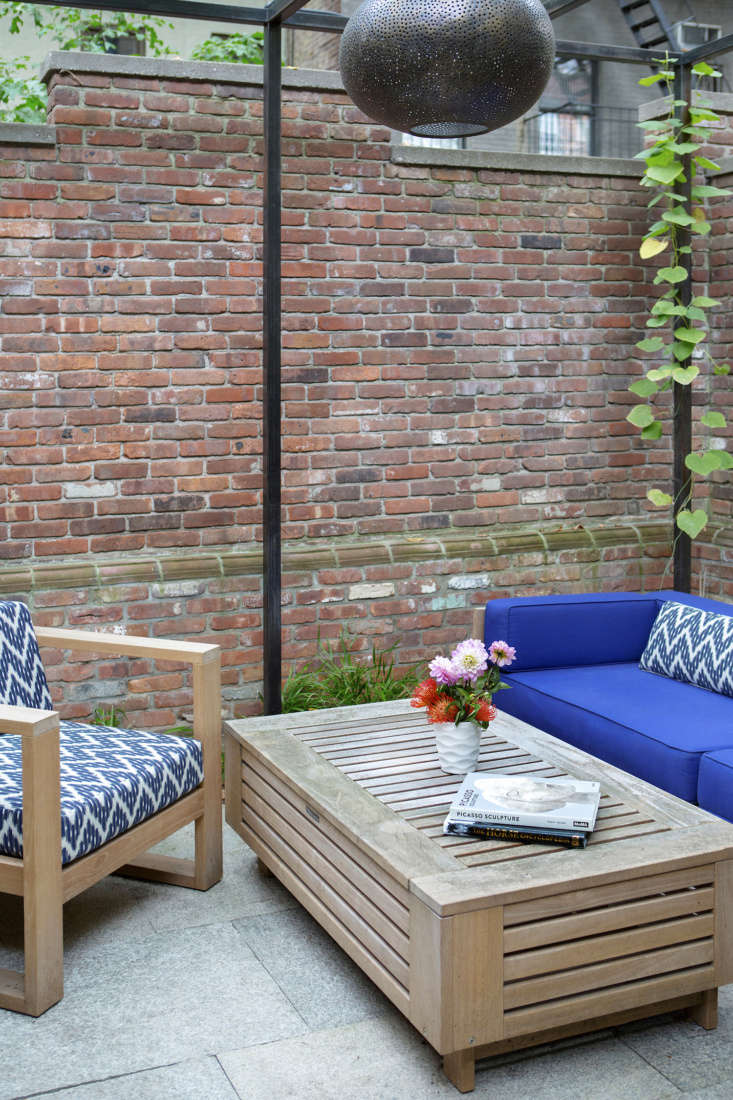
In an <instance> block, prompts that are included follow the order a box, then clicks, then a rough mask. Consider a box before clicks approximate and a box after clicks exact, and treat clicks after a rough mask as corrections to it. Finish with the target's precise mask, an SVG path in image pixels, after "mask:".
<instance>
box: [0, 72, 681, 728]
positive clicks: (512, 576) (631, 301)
mask: <svg viewBox="0 0 733 1100" xmlns="http://www.w3.org/2000/svg"><path fill="white" fill-rule="evenodd" d="M106 61H108V62H109V65H110V71H109V72H106V73H96V74H94V73H88V72H75V73H71V72H68V71H62V72H58V73H56V75H54V76H53V78H52V80H51V85H50V88H51V97H50V103H51V111H50V121H51V122H52V123H54V124H55V125H56V127H57V139H58V142H57V146H56V147H51V148H47V147H40V146H39V147H33V148H31V149H29V150H28V155H27V156H25V155H23V156H22V157H20V156H19V155H18V154H19V153H20V150H19V149H18V148H17V147H16V146H10V145H9V146H6V147H4V148H2V149H1V150H0V154H1V156H0V173H2V176H1V178H0V235H1V236H0V246H1V248H2V257H3V259H2V269H1V273H0V276H1V278H2V290H3V297H4V301H3V307H2V313H0V336H1V341H2V342H1V344H0V381H1V382H2V386H3V392H4V394H5V398H6V399H5V402H4V407H3V409H2V410H1V411H0V433H1V435H0V439H1V440H2V444H3V450H2V452H1V453H0V471H1V474H0V504H2V519H1V521H0V534H1V535H2V543H0V556H2V559H3V560H4V562H5V565H4V566H2V567H0V589H1V590H2V591H3V592H5V593H8V594H16V595H25V596H26V597H27V598H30V600H31V602H32V603H33V604H34V608H35V612H36V614H37V617H40V618H42V619H43V620H44V621H47V622H54V623H57V622H61V621H70V622H79V623H93V624H102V625H111V626H113V627H116V628H117V629H128V630H130V631H134V632H151V633H156V634H164V633H175V634H193V635H196V636H207V637H208V636H211V637H217V638H219V639H220V640H221V641H222V643H223V644H224V645H225V647H226V649H227V653H226V655H225V662H226V666H227V673H226V675H227V696H228V698H229V700H230V703H231V704H232V705H233V706H236V708H237V710H238V711H242V710H247V709H252V707H254V706H256V703H255V702H254V696H255V694H256V687H257V684H258V681H259V678H260V656H259V647H260V646H261V634H260V626H259V624H260V617H259V591H258V589H259V585H258V577H257V570H258V568H259V563H258V559H257V548H258V545H259V540H260V537H261V532H260V476H261V475H260V438H259V417H260V404H259V402H260V384H261V374H260V346H261V341H260V333H261V318H260V308H261V302H260V299H259V297H258V290H259V277H260V244H261V229H260V201H261V194H260V183H261V178H260V172H261V153H262V142H261V125H262V102H261V89H260V88H258V87H253V86H248V85H244V84H241V83H233V82H232V83H228V84H224V83H222V82H221V81H222V79H223V78H222V77H219V78H218V80H214V79H211V80H207V79H201V80H198V81H189V80H182V79H173V78H172V77H170V76H166V75H162V76H147V77H146V76H140V75H120V74H119V73H117V74H115V72H114V71H112V66H113V65H115V64H117V65H122V66H123V67H124V66H125V65H128V66H129V65H135V64H141V63H140V62H138V61H137V60H136V59H123V60H122V61H120V59H106ZM148 64H149V63H148ZM159 64H161V68H160V72H161V73H163V74H165V72H166V71H167V70H166V69H165V63H159ZM168 64H169V65H170V63H168ZM189 68H192V66H189ZM129 71H130V70H128V72H129ZM214 71H215V70H214V69H213V67H212V68H207V67H205V66H202V67H201V69H199V70H198V72H199V73H201V74H203V75H206V74H209V73H213V72H214ZM232 71H233V72H235V71H236V70H234V69H233V70H232ZM227 79H229V78H227ZM232 80H233V78H232ZM388 137H389V135H388V132H387V131H386V130H384V129H383V128H381V127H376V126H370V125H368V124H367V122H366V121H365V119H364V118H363V116H361V115H360V114H359V113H358V112H357V111H356V110H355V109H354V108H353V106H352V105H351V104H350V103H349V101H348V100H347V99H346V97H345V96H344V95H343V94H340V93H338V92H335V91H333V90H328V89H325V90H323V89H320V90H319V89H300V90H299V89H296V88H292V87H291V88H287V89H286V93H285V105H284V187H285V191H284V210H285V215H284V222H285V229H284V261H285V262H284V275H285V281H284V285H283V305H284V319H283V328H284V340H283V343H284V371H283V382H284V388H283V398H284V406H283V414H284V424H283V428H284V442H283V448H284V468H285V473H284V502H285V531H284V533H285V537H286V549H287V550H288V553H289V554H291V558H292V561H293V562H294V563H295V565H294V567H293V568H290V567H288V566H286V578H285V581H286V608H285V627H286V635H285V654H286V665H287V664H288V663H289V659H290V658H292V657H299V656H302V655H306V654H307V653H309V652H312V650H313V646H314V642H315V637H316V635H317V632H318V630H319V629H320V630H321V632H322V634H323V635H324V636H326V637H333V636H334V635H335V634H337V633H338V631H339V629H340V628H341V626H342V625H344V623H346V622H351V623H352V625H354V626H355V628H356V629H357V630H359V632H360V633H362V634H363V635H364V638H365V640H368V641H369V643H370V642H371V639H372V637H373V636H377V637H380V638H384V640H385V641H386V642H388V641H390V640H392V639H393V638H394V637H395V636H400V637H401V638H402V640H403V649H402V650H401V653H402V654H403V656H404V657H405V658H410V659H412V658H414V657H415V656H422V655H425V654H427V653H428V652H430V651H431V650H432V649H433V648H434V647H435V646H437V645H442V644H448V643H449V642H451V641H453V640H456V639H457V638H458V637H459V636H463V634H464V633H465V632H466V631H467V629H468V626H469V622H470V617H469V614H468V608H469V607H470V606H471V605H473V604H474V603H476V602H477V601H479V600H480V599H485V598H488V597H490V596H491V595H493V594H499V593H501V594H504V593H511V592H527V591H529V590H533V591H549V590H556V589H563V588H564V589H573V590H582V589H592V588H595V587H609V588H623V587H638V586H640V585H646V586H650V587H651V586H654V585H655V584H656V583H657V582H658V580H659V578H660V573H661V570H662V569H663V567H664V565H665V564H666V558H665V555H666V553H667V550H668V546H667V545H666V540H665V535H664V531H663V529H661V528H660V527H659V526H658V515H657V514H656V513H654V514H652V513H651V511H650V509H649V507H648V505H647V504H646V501H645V492H646V487H647V485H648V484H649V483H654V484H662V485H666V484H668V473H669V467H668V460H669V453H668V451H666V450H665V449H664V448H662V449H660V448H659V447H658V446H656V447H654V448H652V449H649V448H647V447H646V446H645V445H643V444H642V443H640V441H639V440H638V438H637V433H636V431H635V430H634V429H631V428H630V426H629V425H628V424H627V423H626V422H625V419H624V418H625V415H626V413H627V411H628V408H629V405H630V403H631V401H632V400H633V399H632V398H631V396H630V395H629V394H627V391H626V387H627V385H628V382H629V380H630V377H631V376H632V374H636V373H638V365H635V364H634V362H633V344H634V342H635V341H636V340H637V339H638V338H639V336H640V333H641V330H642V329H643V321H644V318H645V316H646V314H645V309H646V308H647V306H648V302H649V297H650V293H656V292H653V291H650V286H649V283H650V274H649V272H648V271H645V270H644V269H643V268H642V267H641V265H640V264H639V262H638V259H637V248H638V243H639V239H640V236H641V234H642V232H643V228H644V226H645V225H646V218H647V214H646V209H645V203H646V195H645V194H642V192H641V189H640V188H639V187H638V185H637V184H636V182H635V180H634V179H631V178H629V177H614V176H612V175H607V174H605V173H604V174H599V175H593V176H588V175H583V174H577V175H573V174H568V173H567V171H561V170H557V171H555V172H547V171H542V172H537V171H527V172H525V173H522V174H518V173H517V172H516V171H511V170H508V169H504V170H498V169H492V168H488V167H480V166H479V167H472V166H446V165H442V166H441V165H429V164H427V165H421V164H400V163H396V162H395V161H394V160H393V157H392V154H391V149H390V145H389V143H388ZM513 539H515V540H518V541H512V540H513ZM492 540H493V541H492ZM523 540H524V541H523ZM298 555H300V557H299V556H298ZM61 566H63V569H64V570H66V571H65V572H63V571H60V567H61ZM364 585H366V586H367V588H364V587H363V586H364ZM171 586H173V587H171ZM64 667H66V666H61V665H59V666H58V667H57V673H58V674H59V675H61V674H62V670H63V668H64ZM108 671H109V670H108ZM138 671H140V670H138ZM117 673H119V674H120V676H121V670H120V669H117ZM117 673H114V674H111V680H110V681H109V683H108V685H107V687H106V688H105V691H106V693H107V694H108V696H109V697H110V698H112V697H114V696H115V692H117V691H118V687H119V691H120V692H122V691H123V690H124V687H123V685H122V681H121V680H120V681H119V684H118V685H117V686H116V687H112V686H110V684H112V683H113V682H114V683H117V681H116V680H115V676H116V675H117ZM89 675H90V676H91V672H90V674H89ZM118 679H119V677H118ZM139 686H140V695H141V696H143V695H145V693H146V692H147V691H148V689H149V688H150V686H151V685H149V684H147V683H146V682H145V679H144V676H143V674H142V672H140V684H139ZM95 690H96V689H95V686H94V682H93V681H90V683H89V685H88V687H87V688H85V689H84V690H81V689H79V688H78V686H77V687H73V686H70V688H69V692H68V693H67V698H71V699H72V703H73V706H74V708H75V712H76V713H81V712H82V711H83V708H84V707H86V708H87V711H88V708H89V704H88V701H87V700H88V698H90V697H91V696H92V695H93V694H94V691H95ZM178 692H179V687H178V683H177V681H168V680H165V681H164V682H163V683H162V686H160V687H159V690H158V691H157V692H156V698H155V700H154V703H153V706H154V709H155V711H156V718H157V720H159V721H160V722H161V723H163V724H165V723H166V722H168V720H169V719H170V717H171V716H172V715H174V714H175V711H176V708H177V706H178V694H177V693H178ZM146 698H147V696H146Z"/></svg>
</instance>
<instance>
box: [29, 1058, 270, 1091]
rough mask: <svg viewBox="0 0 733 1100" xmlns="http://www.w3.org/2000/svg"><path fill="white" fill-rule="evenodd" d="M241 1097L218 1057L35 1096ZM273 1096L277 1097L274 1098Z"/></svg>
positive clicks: (91, 1082) (180, 1063)
mask: <svg viewBox="0 0 733 1100" xmlns="http://www.w3.org/2000/svg"><path fill="white" fill-rule="evenodd" d="M55 1098H57V1100H238V1097H237V1093H236V1092H235V1091H234V1088H233V1087H232V1085H231V1082H230V1081H229V1079H228V1077H227V1075H226V1074H225V1073H224V1070H223V1069H222V1068H221V1066H220V1065H219V1063H218V1061H217V1060H216V1058H213V1057H209V1058H199V1059H197V1060H195V1061H188V1062H179V1063H178V1064H177V1065H174V1066H162V1067H160V1068H159V1069H150V1070H142V1071H141V1072H140V1073H129V1074H125V1076H124V1077H112V1078H108V1079H107V1080H105V1081H90V1082H89V1083H88V1084H85V1085H72V1086H71V1088H67V1089H61V1090H54V1092H44V1093H41V1094H40V1095H39V1094H38V1093H37V1094H36V1095H35V1097H34V1098H33V1100H55ZM273 1100H274V1098H273Z"/></svg>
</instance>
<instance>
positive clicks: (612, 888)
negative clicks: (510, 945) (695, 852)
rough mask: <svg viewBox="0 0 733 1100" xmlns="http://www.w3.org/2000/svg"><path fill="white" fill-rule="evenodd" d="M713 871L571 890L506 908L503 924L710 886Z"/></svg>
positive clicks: (687, 871)
mask: <svg viewBox="0 0 733 1100" xmlns="http://www.w3.org/2000/svg"><path fill="white" fill-rule="evenodd" d="M713 874H714V872H713V868H712V866H711V865H707V866H704V867H689V868H685V870H683V871H671V872H669V873H668V874H662V875H647V876H646V877H645V878H637V879H629V880H628V881H621V882H614V883H611V884H610V885H609V886H596V887H594V888H592V889H585V890H583V889H580V890H568V891H566V892H565V893H564V894H553V895H551V896H550V897H546V898H534V899H533V900H532V901H520V902H517V903H516V904H515V905H507V906H506V907H505V909H504V925H505V927H506V926H510V925H513V924H524V923H526V922H527V921H532V920H544V919H545V918H546V917H552V916H556V915H558V914H560V913H572V912H575V911H577V910H579V909H598V908H600V907H602V906H605V905H613V904H615V903H616V902H619V901H628V900H631V899H633V898H643V897H653V896H654V895H655V894H662V893H664V892H666V891H674V890H685V889H687V888H689V887H692V886H707V885H711V884H712V882H713Z"/></svg>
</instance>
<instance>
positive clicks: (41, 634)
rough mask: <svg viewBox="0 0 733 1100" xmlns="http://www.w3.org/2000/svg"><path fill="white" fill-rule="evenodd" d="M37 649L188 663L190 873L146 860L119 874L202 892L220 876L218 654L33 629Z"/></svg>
mask: <svg viewBox="0 0 733 1100" xmlns="http://www.w3.org/2000/svg"><path fill="white" fill-rule="evenodd" d="M36 638H37V640H38V644H39V646H51V647H53V648H54V649H68V650H71V651H72V652H76V653H98V654H106V655H114V656H115V657H147V658H148V659H149V660H158V661H175V662H177V663H181V664H188V665H191V667H192V673H193V736H194V737H195V738H196V740H197V741H200V742H201V745H202V749H203V758H204V782H203V795H204V808H203V814H202V815H201V816H200V817H198V818H197V819H196V844H195V848H196V854H195V859H194V866H193V870H192V871H191V872H189V871H187V870H184V871H176V870H175V866H178V867H182V866H183V863H184V861H181V860H178V861H174V860H173V859H172V858H169V857H163V856H158V855H146V856H143V857H141V858H140V859H139V860H138V861H137V862H136V863H135V864H129V865H128V866H126V867H125V868H123V869H121V871H120V873H123V872H124V873H125V874H128V873H129V874H130V875H134V876H135V877H138V878H140V877H145V878H152V879H155V880H157V881H164V882H175V883H177V884H179V885H186V886H194V887H195V888H196V889H198V890H207V889H208V888H209V887H210V886H212V885H213V884H214V883H215V882H218V881H219V879H220V878H221V873H222V838H221V650H220V648H219V646H218V645H212V644H210V643H205V642H183V641H178V640H177V639H171V638H138V637H135V636H134V635H130V634H111V633H109V632H106V633H105V632H101V631H100V632H97V631H94V630H67V629H65V628H56V627H43V626H42V627H36Z"/></svg>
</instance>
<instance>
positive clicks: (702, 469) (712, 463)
mask: <svg viewBox="0 0 733 1100" xmlns="http://www.w3.org/2000/svg"><path fill="white" fill-rule="evenodd" d="M685 466H686V467H687V469H688V470H692V472H693V474H699V475H700V477H710V474H712V472H713V470H718V469H720V466H719V464H718V459H717V458H714V457H713V455H712V453H711V452H710V451H705V453H704V454H691V455H688V456H687V458H686V459H685Z"/></svg>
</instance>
